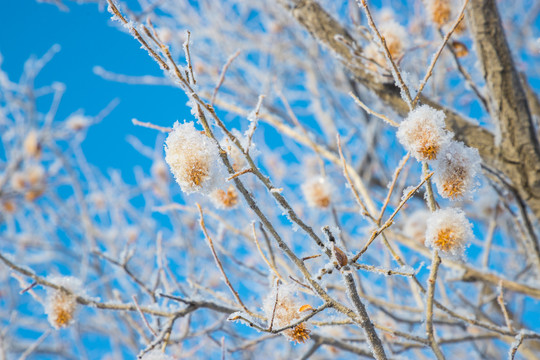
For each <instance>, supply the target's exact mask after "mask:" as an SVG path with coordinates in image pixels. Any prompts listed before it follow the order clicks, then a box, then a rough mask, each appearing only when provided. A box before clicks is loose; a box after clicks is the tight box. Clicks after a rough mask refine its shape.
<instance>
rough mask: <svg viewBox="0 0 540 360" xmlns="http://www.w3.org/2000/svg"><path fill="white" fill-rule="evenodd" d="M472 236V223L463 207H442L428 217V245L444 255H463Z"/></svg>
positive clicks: (452, 256) (451, 256) (450, 256)
mask: <svg viewBox="0 0 540 360" xmlns="http://www.w3.org/2000/svg"><path fill="white" fill-rule="evenodd" d="M472 238H473V233H472V224H471V223H470V222H469V220H467V217H466V216H465V213H464V212H463V211H462V210H461V209H456V208H448V209H440V210H437V211H435V212H433V213H432V214H431V216H430V217H429V218H428V221H427V229H426V246H429V247H431V248H434V249H437V250H439V251H440V253H441V255H443V256H446V257H449V258H460V257H462V256H463V253H464V251H465V249H466V248H467V246H468V244H469V242H470V240H471V239H472Z"/></svg>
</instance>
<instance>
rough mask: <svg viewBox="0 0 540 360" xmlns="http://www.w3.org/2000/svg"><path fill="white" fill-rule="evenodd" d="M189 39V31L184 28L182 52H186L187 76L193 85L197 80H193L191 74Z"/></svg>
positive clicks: (193, 77)
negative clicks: (184, 35) (184, 39)
mask: <svg viewBox="0 0 540 360" xmlns="http://www.w3.org/2000/svg"><path fill="white" fill-rule="evenodd" d="M190 39H191V32H189V30H186V41H185V42H184V44H183V45H184V53H185V54H186V62H187V65H188V70H189V78H190V80H191V83H192V84H193V85H197V80H195V75H193V66H192V65H191V55H190V53H189V40H190Z"/></svg>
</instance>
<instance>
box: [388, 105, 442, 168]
mask: <svg viewBox="0 0 540 360" xmlns="http://www.w3.org/2000/svg"><path fill="white" fill-rule="evenodd" d="M444 118H445V116H444V113H443V112H442V111H440V110H435V109H433V108H432V107H429V106H427V105H423V106H420V107H417V108H416V109H414V110H413V111H411V112H410V113H409V116H407V118H406V119H405V120H404V121H403V122H402V123H401V124H400V125H399V130H398V132H397V138H398V140H399V142H400V143H401V144H402V145H403V147H405V149H406V150H407V151H410V152H411V154H412V155H413V156H414V157H415V158H416V160H418V161H427V160H434V159H436V158H437V156H438V154H439V153H440V152H441V151H442V150H443V149H444V148H445V147H446V146H447V144H448V143H449V142H450V140H451V138H452V136H453V134H452V133H451V132H448V131H447V130H446V129H445V123H444Z"/></svg>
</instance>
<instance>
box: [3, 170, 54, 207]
mask: <svg viewBox="0 0 540 360" xmlns="http://www.w3.org/2000/svg"><path fill="white" fill-rule="evenodd" d="M45 175H46V174H45V169H44V168H43V166H41V165H40V164H39V163H38V164H29V165H28V166H27V167H26V168H25V169H23V170H20V171H17V172H15V173H14V174H13V176H12V177H11V186H12V187H13V190H16V191H19V192H25V198H26V200H28V201H34V200H35V199H37V198H38V197H40V196H41V195H42V194H43V192H44V191H45Z"/></svg>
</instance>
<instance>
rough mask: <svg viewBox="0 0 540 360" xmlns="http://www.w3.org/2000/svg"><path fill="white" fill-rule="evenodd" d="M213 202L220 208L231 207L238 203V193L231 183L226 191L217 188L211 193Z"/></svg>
mask: <svg viewBox="0 0 540 360" xmlns="http://www.w3.org/2000/svg"><path fill="white" fill-rule="evenodd" d="M211 197H212V200H213V202H214V204H215V205H216V206H217V207H218V208H221V209H232V208H234V207H235V206H236V205H238V193H237V192H236V188H235V187H234V186H233V185H230V186H229V188H228V189H227V191H225V190H222V189H217V190H215V191H214V192H213V193H212V194H211Z"/></svg>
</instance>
